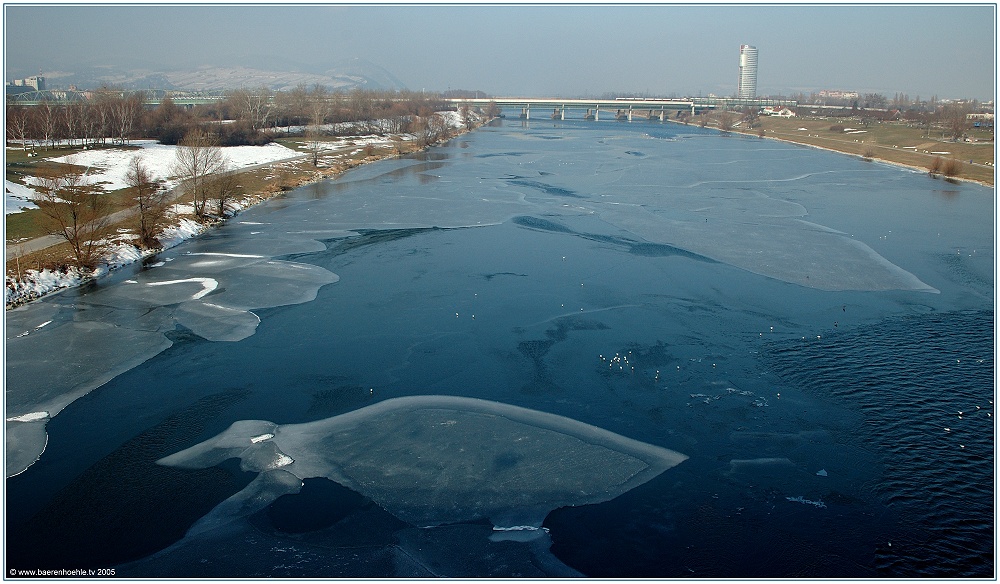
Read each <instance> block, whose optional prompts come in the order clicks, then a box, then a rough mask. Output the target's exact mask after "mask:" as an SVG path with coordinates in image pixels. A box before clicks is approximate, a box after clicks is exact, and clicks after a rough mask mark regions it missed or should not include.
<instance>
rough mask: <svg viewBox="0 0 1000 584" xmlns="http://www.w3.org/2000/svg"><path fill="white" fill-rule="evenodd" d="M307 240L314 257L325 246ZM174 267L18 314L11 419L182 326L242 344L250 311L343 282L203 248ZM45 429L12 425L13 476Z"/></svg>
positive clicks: (112, 369)
mask: <svg viewBox="0 0 1000 584" xmlns="http://www.w3.org/2000/svg"><path fill="white" fill-rule="evenodd" d="M303 241H305V242H307V243H306V244H305V246H304V249H310V250H311V249H314V247H315V244H318V243H319V242H316V241H315V240H311V239H307V238H304V239H303ZM310 242H311V243H310ZM319 245H320V247H323V246H322V244H319ZM300 249H301V247H300ZM168 259H170V258H168ZM172 259H173V261H168V262H164V264H163V265H161V266H160V267H157V268H154V269H149V270H144V271H141V272H139V273H137V274H136V275H135V276H134V277H133V278H130V279H128V280H125V281H123V282H120V283H116V284H112V285H109V286H105V287H100V288H98V289H97V290H95V291H93V292H91V293H88V294H84V295H82V296H80V297H79V298H77V299H76V303H75V305H72V306H69V307H63V306H62V305H60V304H59V303H58V299H51V300H46V301H42V302H39V303H35V304H32V305H29V306H26V307H24V308H23V309H19V310H17V311H12V312H11V317H10V318H9V319H8V325H7V331H6V336H7V339H8V342H7V358H8V359H7V388H6V389H7V391H6V396H7V412H8V413H7V415H8V417H17V416H23V415H25V414H28V413H30V412H37V411H47V412H49V413H50V415H51V416H55V415H57V414H58V413H59V412H60V411H61V410H62V409H63V408H64V407H66V405H68V404H69V403H70V402H72V401H73V400H75V399H77V398H78V397H80V396H82V395H85V394H86V393H87V392H89V391H90V390H92V389H94V388H97V387H99V386H100V385H102V384H103V383H105V382H106V381H108V380H110V379H112V378H114V377H115V376H117V375H118V374H120V373H122V372H124V371H128V370H129V369H131V368H132V367H135V366H136V365H138V364H139V363H142V362H143V361H145V360H146V359H149V358H150V357H152V356H154V355H156V354H158V353H160V352H161V351H163V350H165V349H166V348H167V347H169V346H170V345H171V342H170V340H169V339H167V337H166V336H165V333H166V332H167V331H170V330H173V329H175V328H176V327H177V325H178V324H179V325H181V326H184V327H186V328H187V329H189V330H190V331H192V332H193V333H195V334H197V335H199V336H201V337H203V338H205V339H208V340H211V341H231V342H232V341H239V340H241V339H245V338H247V337H249V336H251V335H253V334H254V332H255V331H256V329H257V325H258V324H259V323H260V319H259V318H258V316H257V314H255V313H254V312H252V311H251V309H254V308H266V307H271V306H281V305H287V304H296V303H302V302H309V301H310V300H312V299H314V298H315V297H316V293H317V291H318V290H319V288H321V287H322V286H324V285H326V284H331V283H333V282H336V281H337V280H338V279H339V277H338V276H337V275H336V274H334V273H333V272H330V271H329V270H326V269H324V268H320V267H318V266H314V265H311V264H304V263H299V262H290V261H282V260H275V259H272V258H271V257H270V256H267V255H261V254H256V253H249V252H242V253H241V252H231V251H214V250H211V251H209V250H206V251H197V252H195V253H186V254H181V255H179V256H176V257H174V258H172ZM68 315H71V318H72V319H73V320H72V321H68V320H69V316H68ZM25 333H27V334H25ZM53 355H59V356H60V358H59V359H53V358H52V356H53ZM46 422H47V419H42V420H33V421H29V422H25V421H8V422H7V426H8V428H9V429H10V431H11V432H12V433H14V434H16V436H15V438H14V439H12V440H8V441H7V464H6V472H7V475H8V476H10V475H12V474H16V473H19V472H21V471H23V470H24V469H25V468H27V467H28V466H30V465H31V464H32V463H34V461H35V460H37V458H38V456H40V455H41V453H42V451H43V450H44V448H45V441H46V437H45V432H44V430H43V428H44V425H45V423H46ZM12 425H13V426H12ZM28 425H33V426H34V427H32V428H28V427H27V426H28Z"/></svg>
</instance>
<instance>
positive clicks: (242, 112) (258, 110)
mask: <svg viewBox="0 0 1000 584" xmlns="http://www.w3.org/2000/svg"><path fill="white" fill-rule="evenodd" d="M229 100H230V102H231V105H232V107H233V109H234V110H235V112H236V115H237V117H239V119H242V120H246V122H247V123H248V124H250V129H251V130H252V131H254V132H256V131H258V130H262V129H264V127H265V126H266V125H267V120H268V118H270V117H271V114H272V110H273V107H274V104H273V102H272V101H271V90H270V89H268V88H267V87H260V88H258V89H238V90H236V91H232V92H230V94H229Z"/></svg>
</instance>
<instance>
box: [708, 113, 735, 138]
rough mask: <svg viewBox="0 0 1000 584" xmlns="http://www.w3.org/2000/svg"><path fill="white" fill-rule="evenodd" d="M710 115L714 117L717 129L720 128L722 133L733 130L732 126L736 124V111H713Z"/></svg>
mask: <svg viewBox="0 0 1000 584" xmlns="http://www.w3.org/2000/svg"><path fill="white" fill-rule="evenodd" d="M712 117H714V118H715V122H716V123H717V124H718V125H719V129H720V130H722V133H723V134H728V133H729V132H732V131H733V126H734V125H735V124H736V113H734V112H731V111H728V110H722V111H717V112H715V113H714V114H713V116H712Z"/></svg>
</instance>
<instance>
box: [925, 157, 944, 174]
mask: <svg viewBox="0 0 1000 584" xmlns="http://www.w3.org/2000/svg"><path fill="white" fill-rule="evenodd" d="M943 167H944V161H943V160H941V157H940V156H935V157H934V158H932V159H931V161H930V164H928V165H927V174H929V175H931V176H937V175H938V174H941V169H942V168H943Z"/></svg>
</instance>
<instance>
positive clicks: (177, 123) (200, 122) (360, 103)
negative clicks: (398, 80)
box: [7, 85, 447, 149]
mask: <svg viewBox="0 0 1000 584" xmlns="http://www.w3.org/2000/svg"><path fill="white" fill-rule="evenodd" d="M146 101H147V99H146V95H145V94H144V92H142V91H134V92H129V91H124V90H116V89H109V88H103V89H100V90H97V91H94V92H92V96H91V97H90V98H89V99H87V100H82V101H76V102H55V101H43V102H42V103H40V104H39V105H37V106H26V105H22V104H18V103H16V102H12V101H8V103H7V140H8V141H13V142H17V143H20V144H22V145H23V147H24V148H25V149H28V148H30V147H41V148H46V149H49V148H54V147H55V146H56V145H57V144H58V143H66V144H69V145H70V146H89V145H98V144H99V145H105V144H107V143H108V141H109V140H110V142H111V143H112V144H127V143H128V142H129V140H132V139H135V138H137V137H142V138H153V139H157V140H158V141H160V142H161V143H163V144H178V143H179V142H180V141H181V140H182V139H183V137H184V136H185V135H187V134H188V133H189V132H190V131H191V130H193V129H194V128H202V130H203V131H206V132H210V133H213V134H215V135H216V136H217V137H218V139H219V144H220V145H222V146H230V145H239V144H263V143H266V142H268V141H270V140H271V137H272V135H273V134H274V133H275V132H279V131H280V132H284V133H295V134H302V133H305V132H306V131H307V128H308V127H309V126H312V127H314V128H316V127H323V126H332V127H325V128H323V131H324V132H326V133H399V132H409V131H412V130H413V128H411V126H410V125H411V124H412V123H414V121H415V120H417V119H419V118H428V117H430V116H431V115H432V114H433V113H434V112H435V111H441V110H442V109H445V108H446V107H447V105H446V104H445V103H444V102H443V101H441V99H439V98H438V97H437V96H435V95H425V94H423V93H416V92H405V91H404V92H395V91H371V90H361V89H357V90H354V91H351V92H349V93H339V92H332V91H329V90H328V89H327V88H326V87H324V86H322V85H315V86H313V87H307V86H305V85H300V86H298V87H296V88H294V89H292V90H289V91H278V92H273V91H271V90H269V89H267V88H258V89H239V90H235V91H230V92H228V93H227V94H226V98H225V99H224V100H222V101H220V102H217V103H213V104H206V105H198V106H194V107H191V108H185V107H180V106H178V105H177V104H175V103H174V102H173V101H172V100H171V99H170V98H165V99H163V100H162V101H161V102H160V103H159V104H158V105H157V106H155V107H149V106H146V105H144V104H145V102H146ZM342 122H350V124H341V123H342ZM338 124H340V125H338Z"/></svg>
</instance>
